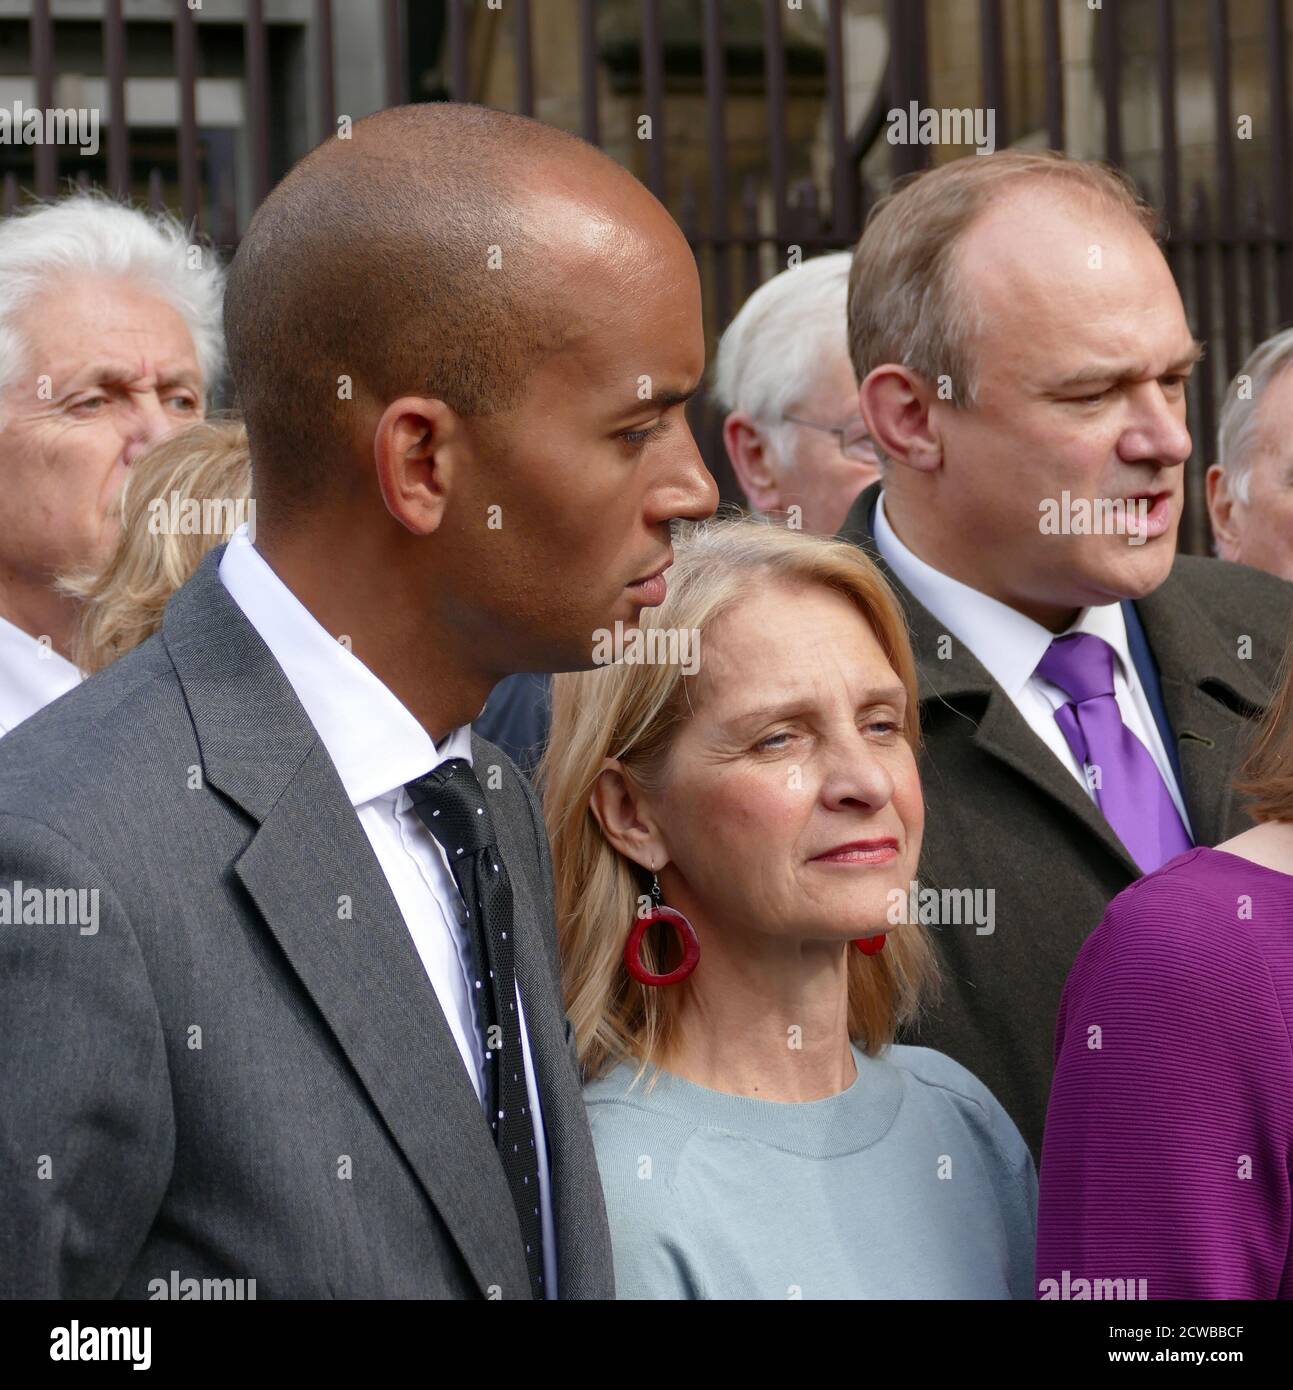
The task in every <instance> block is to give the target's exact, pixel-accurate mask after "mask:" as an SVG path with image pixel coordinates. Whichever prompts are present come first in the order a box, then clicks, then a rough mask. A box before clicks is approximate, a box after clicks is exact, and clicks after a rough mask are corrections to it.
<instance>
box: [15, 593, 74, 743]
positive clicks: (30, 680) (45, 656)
mask: <svg viewBox="0 0 1293 1390" xmlns="http://www.w3.org/2000/svg"><path fill="white" fill-rule="evenodd" d="M80 683H81V673H80V671H78V670H77V669H76V667H75V666H73V665H72V663H71V662H70V661H68V660H67V658H66V657H62V656H59V654H58V653H57V652H56V651H55V650H54V648H53V647H51V646H47V645H46V644H45V643H43V642H38V641H37V640H36V638H34V637H32V636H31V635H30V634H28V633H26V632H24V631H23V630H22V628H20V627H16V626H15V625H14V624H13V623H11V622H10V621H9V620H8V619H7V618H0V738H2V737H3V736H4V735H5V734H7V733H8V732H9V731H10V730H11V729H14V728H17V726H18V725H19V724H21V723H22V721H23V720H24V719H29V718H30V717H31V716H32V715H33V714H35V713H36V711H37V710H38V709H44V708H45V706H46V705H47V704H49V703H50V701H51V700H57V699H58V697H59V696H60V695H66V694H67V692H68V691H69V690H71V689H72V687H73V686H77V685H80Z"/></svg>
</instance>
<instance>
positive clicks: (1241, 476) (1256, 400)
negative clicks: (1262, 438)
mask: <svg viewBox="0 0 1293 1390" xmlns="http://www.w3.org/2000/svg"><path fill="white" fill-rule="evenodd" d="M1290 366H1293V328H1286V329H1284V330H1283V332H1281V333H1276V334H1275V335H1274V336H1273V337H1271V338H1267V339H1266V341H1265V342H1264V343H1258V344H1257V346H1256V347H1255V348H1254V349H1253V350H1252V352H1251V353H1250V354H1249V356H1248V361H1247V362H1245V363H1244V365H1243V366H1242V367H1241V368H1240V370H1239V373H1238V375H1237V376H1236V377H1235V379H1234V380H1233V381H1232V382H1231V383H1230V386H1229V387H1228V388H1227V390H1226V399H1225V401H1224V402H1223V403H1222V406H1221V418H1220V419H1219V421H1218V422H1217V462H1218V463H1219V464H1220V465H1221V471H1222V472H1223V473H1224V474H1225V477H1226V484H1227V486H1228V487H1229V489H1230V495H1231V496H1232V497H1234V498H1235V499H1236V501H1239V502H1242V503H1244V504H1245V505H1247V503H1248V500H1249V477H1250V475H1251V473H1252V467H1253V455H1254V453H1255V452H1256V450H1255V448H1254V445H1255V444H1256V442H1257V424H1258V420H1257V407H1258V405H1259V404H1260V403H1261V399H1262V396H1263V395H1264V394H1265V391H1266V388H1267V387H1268V386H1269V385H1270V384H1271V383H1272V382H1273V381H1274V380H1275V378H1276V377H1278V376H1280V375H1281V374H1282V373H1283V372H1284V370H1285V369H1286V368H1287V367H1290ZM1241 391H1242V395H1241V394H1240V393H1241Z"/></svg>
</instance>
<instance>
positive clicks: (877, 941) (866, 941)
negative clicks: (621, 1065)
mask: <svg viewBox="0 0 1293 1390" xmlns="http://www.w3.org/2000/svg"><path fill="white" fill-rule="evenodd" d="M888 938H889V933H888V932H880V933H878V934H877V935H876V936H860V937H858V939H857V940H856V941H855V942H854V943H853V944H854V945H855V946H856V947H857V948H858V950H859V951H861V952H862V954H863V955H864V956H878V955H879V954H880V952H881V951H883V950H884V943H885V942H886V941H887V940H888Z"/></svg>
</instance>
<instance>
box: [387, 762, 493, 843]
mask: <svg viewBox="0 0 1293 1390" xmlns="http://www.w3.org/2000/svg"><path fill="white" fill-rule="evenodd" d="M405 790H406V791H407V792H408V794H409V798H410V800H411V801H412V802H413V807H414V810H416V811H417V813H418V816H419V817H420V818H421V820H422V823H423V824H424V825H425V826H426V827H427V829H428V830H429V831H430V832H431V833H432V834H433V835H434V836H435V837H436V839H437V840H439V841H440V843H441V844H442V845H443V846H444V851H445V853H446V854H447V855H448V857H449V863H450V864H452V863H453V862H454V861H455V860H456V859H458V858H459V857H460V856H461V857H462V858H464V859H466V858H469V857H470V856H471V855H473V854H475V853H476V852H477V851H478V850H482V849H484V848H485V847H486V846H487V845H496V844H497V843H498V842H497V840H496V839H495V838H494V822H493V820H492V819H491V818H490V814H489V807H488V806H487V805H486V804H485V793H484V792H483V791H482V790H481V785H480V783H479V782H478V781H477V780H476V774H475V773H474V772H473V771H472V769H471V764H470V763H469V762H468V761H467V759H466V758H448V759H446V760H445V761H444V762H442V763H441V764H440V765H439V767H435V768H432V770H431V771H430V772H428V773H427V774H426V776H425V777H419V778H417V779H416V780H414V781H412V782H409V783H407V784H406V787H405Z"/></svg>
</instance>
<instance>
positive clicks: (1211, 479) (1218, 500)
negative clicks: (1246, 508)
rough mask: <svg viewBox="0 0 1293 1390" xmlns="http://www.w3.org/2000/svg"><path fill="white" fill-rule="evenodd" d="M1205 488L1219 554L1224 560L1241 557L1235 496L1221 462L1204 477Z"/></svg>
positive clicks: (1212, 467)
mask: <svg viewBox="0 0 1293 1390" xmlns="http://www.w3.org/2000/svg"><path fill="white" fill-rule="evenodd" d="M1204 490H1205V492H1206V493H1207V498H1208V516H1209V517H1210V518H1211V520H1212V534H1213V537H1214V538H1215V540H1216V543H1217V554H1218V555H1219V556H1220V557H1221V558H1222V559H1223V560H1235V561H1237V560H1238V559H1239V529H1238V527H1237V526H1236V525H1235V498H1234V494H1233V493H1232V492H1231V491H1230V480H1229V479H1228V478H1227V477H1226V475H1225V472H1224V470H1223V469H1222V467H1221V465H1220V464H1219V463H1214V464H1213V465H1212V466H1211V467H1210V468H1209V469H1208V471H1207V474H1206V475H1205V477H1204Z"/></svg>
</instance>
